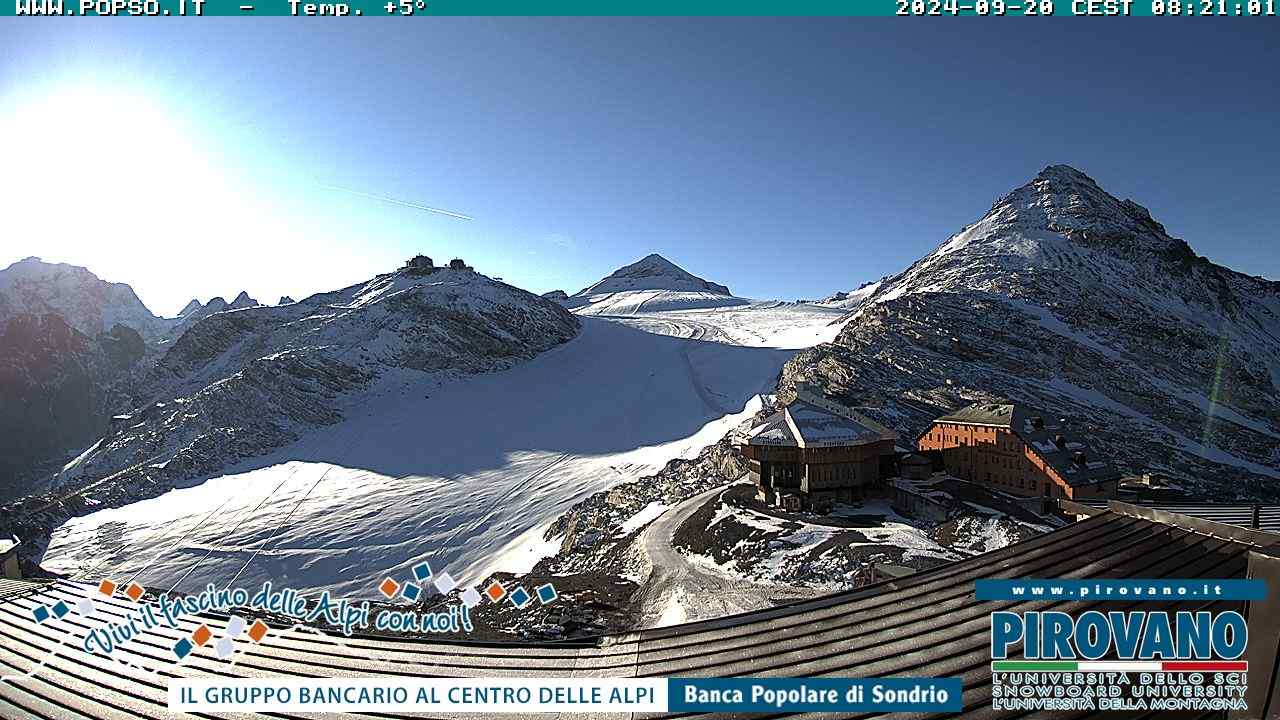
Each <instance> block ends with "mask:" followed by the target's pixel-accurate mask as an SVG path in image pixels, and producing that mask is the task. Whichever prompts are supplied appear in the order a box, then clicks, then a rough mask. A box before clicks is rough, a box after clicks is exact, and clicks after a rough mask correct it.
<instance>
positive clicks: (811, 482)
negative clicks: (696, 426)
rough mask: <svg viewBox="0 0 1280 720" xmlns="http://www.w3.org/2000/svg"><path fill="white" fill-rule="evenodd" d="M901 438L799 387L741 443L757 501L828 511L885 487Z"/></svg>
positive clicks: (784, 506)
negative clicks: (792, 398) (789, 400)
mask: <svg viewBox="0 0 1280 720" xmlns="http://www.w3.org/2000/svg"><path fill="white" fill-rule="evenodd" d="M897 439H898V436H897V435H896V434H895V433H894V432H893V431H892V430H889V429H888V428H886V427H884V426H883V425H880V424H879V423H877V422H875V421H873V420H871V419H870V418H867V417H866V416H864V415H862V414H861V413H858V412H857V411H855V410H853V409H852V408H848V407H845V406H843V405H840V404H838V403H834V402H831V401H830V400H827V399H826V398H824V397H822V396H821V395H819V394H817V393H814V392H811V391H809V390H808V389H803V388H802V389H800V390H799V391H798V392H797V396H796V399H795V401H794V402H792V403H791V404H790V405H788V406H786V407H785V408H783V409H782V410H779V411H778V412H776V413H774V414H772V415H770V416H769V417H767V418H765V420H764V421H763V422H761V423H760V424H759V425H757V426H755V427H753V428H751V430H750V431H748V432H747V433H746V435H745V436H742V437H740V438H739V439H738V442H737V444H738V447H739V449H740V451H741V452H742V454H743V456H744V457H746V459H747V466H748V469H749V471H750V473H751V480H752V482H754V483H755V485H756V497H757V498H758V499H760V500H761V501H762V502H765V503H768V504H770V505H775V506H778V507H782V508H785V509H788V510H802V509H804V510H816V511H820V512H821V511H826V510H828V509H830V507H831V505H832V504H834V503H836V502H853V501H855V500H857V499H859V498H861V497H863V495H864V494H865V493H866V491H867V490H868V489H869V488H871V487H874V486H878V485H879V484H880V481H881V479H882V478H883V477H884V472H883V471H882V468H883V467H884V466H885V465H886V459H887V460H888V463H887V464H888V465H889V466H892V460H893V453H894V445H895V443H896V441H897Z"/></svg>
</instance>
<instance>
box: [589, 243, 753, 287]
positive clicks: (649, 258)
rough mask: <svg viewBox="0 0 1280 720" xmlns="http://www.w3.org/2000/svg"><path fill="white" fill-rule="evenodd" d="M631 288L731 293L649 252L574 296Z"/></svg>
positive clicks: (717, 284)
mask: <svg viewBox="0 0 1280 720" xmlns="http://www.w3.org/2000/svg"><path fill="white" fill-rule="evenodd" d="M630 290H676V291H680V292H709V293H714V294H716V295H732V293H730V292H729V288H728V287H726V286H724V285H721V284H719V283H713V282H709V281H707V280H703V279H702V278H700V277H698V276H697V275H694V274H692V273H690V272H688V271H686V270H685V269H684V268H682V267H680V266H678V265H676V264H675V263H673V262H671V261H670V260H668V259H666V258H664V257H662V256H661V255H659V254H657V253H652V254H650V255H646V256H645V257H643V258H641V259H640V260H637V261H636V262H633V263H631V264H630V265H624V266H623V267H620V268H618V269H617V270H615V271H614V272H613V274H612V275H609V276H608V277H606V278H604V279H603V280H601V281H600V282H597V283H596V284H594V285H592V286H590V287H587V288H585V289H583V290H582V292H579V293H577V295H575V297H580V296H584V295H598V294H600V293H607V292H627V291H630Z"/></svg>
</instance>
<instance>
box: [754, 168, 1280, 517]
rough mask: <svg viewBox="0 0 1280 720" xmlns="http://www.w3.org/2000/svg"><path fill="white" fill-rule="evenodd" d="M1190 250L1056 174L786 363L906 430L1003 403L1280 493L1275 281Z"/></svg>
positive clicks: (1176, 464)
mask: <svg viewBox="0 0 1280 720" xmlns="http://www.w3.org/2000/svg"><path fill="white" fill-rule="evenodd" d="M1277 287H1278V286H1277V284H1276V283H1274V282H1269V281H1267V280H1263V279H1261V278H1255V277H1250V276H1247V275H1243V274H1240V273H1237V272H1234V271H1232V270H1229V269H1227V268H1224V267H1220V266H1217V265H1214V264H1212V263H1210V262H1208V261H1207V260H1204V259H1203V258H1199V257H1197V256H1196V255H1195V254H1194V252H1192V251H1191V250H1190V248H1189V246H1188V245H1187V244H1186V243H1185V242H1183V241H1181V240H1177V239H1175V238H1172V237H1170V236H1168V235H1167V234H1166V232H1165V230H1164V228H1163V227H1162V226H1161V225H1160V224H1159V223H1158V222H1156V221H1155V220H1153V219H1152V218H1151V216H1150V214H1149V213H1148V212H1147V211H1146V210H1145V209H1144V208H1142V207H1141V206H1140V205H1137V204H1136V203H1134V202H1132V201H1127V200H1126V201H1121V200H1117V199H1116V198H1114V197H1112V196H1110V195H1108V194H1107V193H1105V192H1104V191H1103V190H1102V189H1101V188H1099V187H1098V185H1097V184H1096V183H1094V182H1093V180H1091V179H1089V178H1088V177H1087V176H1085V175H1084V174H1083V173H1080V172H1079V171H1077V170H1074V169H1072V168H1068V167H1066V166H1053V167H1050V168H1046V170H1045V171H1044V172H1042V173H1041V174H1040V175H1039V176H1037V177H1036V178H1035V179H1033V180H1032V181H1031V182H1029V183H1028V184H1027V185H1025V186H1023V187H1021V188H1019V189H1017V190H1015V191H1014V192H1012V193H1010V194H1009V195H1008V196H1006V197H1005V198H1003V199H1001V200H1000V201H998V202H997V203H996V204H995V205H994V206H993V207H992V209H991V211H990V212H989V213H988V214H987V215H986V216H985V217H984V218H982V220H980V221H979V222H977V223H975V224H974V225H971V226H969V227H967V228H965V229H964V230H962V231H961V232H960V233H958V234H957V235H955V236H953V237H952V238H950V239H949V240H948V241H947V242H945V243H943V244H942V245H941V246H940V247H939V248H938V249H937V250H936V251H935V252H933V253H932V254H930V255H928V256H926V257H925V258H923V259H921V260H919V261H918V262H916V263H914V264H913V265H912V266H911V267H909V268H908V269H907V270H906V271H904V272H903V273H901V274H899V275H897V276H896V277H893V278H889V279H887V280H885V281H884V282H883V283H882V284H881V285H880V287H879V288H877V290H876V292H875V293H873V294H872V295H871V296H869V297H868V298H867V299H866V300H865V301H863V302H862V303H861V304H860V305H858V307H857V308H856V309H855V310H854V311H853V312H852V313H851V314H850V316H849V320H848V323H847V324H846V325H845V327H844V329H843V330H842V331H841V333H840V335H839V336H838V337H837V339H836V341H835V342H834V343H833V344H830V345H823V346H818V347H816V348H812V349H810V350H807V351H805V352H802V353H800V354H798V355H797V356H796V357H795V358H794V359H793V360H792V361H791V362H790V363H788V364H787V366H786V367H785V368H784V370H783V377H782V380H781V382H780V385H779V391H780V393H781V395H782V397H783V399H784V400H785V399H787V397H788V395H789V394H790V392H791V391H792V388H793V387H794V385H795V383H796V382H799V381H816V382H819V383H821V384H825V386H826V389H827V392H828V393H829V394H831V395H833V396H835V397H838V398H839V399H841V400H842V401H844V402H849V403H853V404H860V405H869V406H873V407H875V408H877V409H876V410H875V411H874V414H876V415H877V416H878V418H879V419H880V420H882V421H884V422H886V423H887V424H889V425H890V426H892V427H894V428H895V429H897V430H898V432H899V433H901V434H902V436H903V437H904V438H905V439H907V440H908V441H910V440H913V439H914V438H915V437H916V435H917V434H918V433H920V432H922V431H923V430H924V429H925V428H926V427H927V426H928V424H929V422H930V421H931V420H932V418H934V417H936V416H938V415H940V414H943V413H944V412H947V411H950V410H954V409H957V408H959V407H961V406H963V405H965V404H968V403H969V402H974V401H977V400H984V399H995V398H997V397H1007V398H1012V399H1014V400H1018V401H1022V402H1028V403H1032V404H1034V405H1037V406H1039V407H1040V408H1042V409H1043V410H1044V411H1045V412H1050V413H1056V414H1059V415H1061V416H1063V417H1067V418H1070V419H1072V420H1073V422H1077V423H1079V424H1080V425H1081V431H1082V432H1087V433H1088V434H1089V435H1091V436H1092V437H1093V438H1094V439H1095V441H1096V443H1097V444H1098V445H1099V447H1100V448H1102V449H1103V450H1104V451H1105V452H1106V453H1107V454H1108V455H1109V456H1110V457H1111V458H1112V459H1113V460H1115V461H1117V463H1118V464H1119V465H1121V466H1122V468H1124V469H1126V470H1129V471H1132V472H1143V471H1146V472H1155V473H1158V474H1163V475H1166V476H1170V477H1172V478H1174V479H1176V480H1177V481H1178V482H1179V483H1180V484H1181V485H1183V487H1184V488H1186V489H1187V490H1188V491H1189V492H1190V493H1192V494H1197V495H1202V496H1207V497H1213V498H1222V499H1264V500H1270V501H1274V500H1277V499H1280V291H1278V290H1277Z"/></svg>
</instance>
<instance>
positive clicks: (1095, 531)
mask: <svg viewBox="0 0 1280 720" xmlns="http://www.w3.org/2000/svg"><path fill="white" fill-rule="evenodd" d="M1223 527H1224V526H1220V525H1216V524H1214V523H1209V522H1207V521H1203V520H1196V519H1194V518H1188V517H1185V516H1176V515H1165V516H1157V515H1154V514H1152V513H1148V512H1146V511H1143V510H1142V509H1140V508H1132V507H1131V506H1121V505H1113V506H1112V508H1111V509H1110V510H1107V511H1103V512H1100V513H1098V514H1097V515H1095V516H1092V517H1089V518H1086V519H1084V520H1081V521H1080V522H1077V523H1073V524H1071V525H1068V526H1066V527H1063V528H1061V529H1058V530H1055V531H1053V532H1050V533H1047V534H1044V535H1040V536H1038V537H1035V538H1032V539H1030V540H1027V541H1024V542H1021V543H1017V544H1014V545H1010V546H1008V547H1005V548H1003V549H1001V550H997V551H995V552H992V553H987V554H984V555H980V556H977V557H973V558H969V559H966V560H962V561H959V562H954V563H949V564H946V565H942V566H939V567H936V568H933V569H930V570H926V571H922V572H918V573H914V574H912V575H909V576H907V577H903V578H896V579H893V580H889V581H886V582H881V583H877V584H875V585H870V586H867V587H864V588H861V589H858V590H855V591H851V592H845V593H839V594H835V595H829V596H826V597H822V598H818V599H815V600H809V601H805V602H800V603H795V604H791V605H785V606H779V607H774V608H769V609H767V610H761V611H757V612H752V613H746V614H743V615H737V616H733V617H728V618H722V619H716V620H708V621H703V622H697V623H690V624H684V625H675V626H671V627H664V628H657V629H652V630H641V631H637V632H630V633H625V634H619V635H610V636H606V637H601V638H594V639H591V640H589V641H583V642H576V643H541V644H479V643H470V644H468V643H459V642H436V641H425V640H405V639H390V638H375V637H368V636H357V637H352V638H343V639H341V640H339V639H336V638H331V637H328V636H326V635H318V634H314V633H308V632H305V631H302V630H286V629H283V628H275V629H273V631H272V632H271V633H269V634H268V635H267V636H266V638H264V640H263V642H262V643H261V644H251V643H244V644H242V645H241V646H240V648H241V649H240V650H238V651H237V653H236V655H235V656H234V660H235V662H234V663H231V662H226V661H222V660H218V659H216V658H215V657H214V656H213V653H212V652H210V651H209V650H208V648H204V649H200V650H197V651H196V652H195V653H193V654H192V655H190V656H188V658H187V659H186V660H185V661H184V662H183V663H181V664H178V663H175V662H173V661H172V658H173V653H172V651H171V648H172V646H173V644H174V643H175V642H177V640H178V639H179V638H181V637H184V636H185V634H189V633H190V632H191V631H193V630H194V629H195V627H196V623H197V622H206V623H208V624H209V626H210V628H211V629H212V630H213V631H214V635H215V637H217V636H220V635H221V633H222V630H223V628H224V627H225V625H226V618H224V617H220V616H203V617H201V618H200V619H199V620H183V621H182V622H181V626H182V627H181V629H180V630H169V629H167V628H163V627H162V628H159V629H154V630H151V631H147V632H145V633H144V634H142V635H141V636H139V637H137V638H135V639H133V640H131V641H130V642H128V643H127V644H125V645H123V646H122V647H120V648H119V649H117V651H116V652H117V653H119V654H120V655H121V656H122V658H123V659H125V660H127V661H128V662H129V663H131V664H124V663H119V662H113V661H112V660H108V659H106V658H102V657H100V656H93V655H89V654H86V653H84V652H82V651H80V650H79V648H78V642H70V643H68V644H66V645H64V644H63V643H64V642H66V641H67V638H68V632H70V633H71V634H72V635H73V636H79V635H82V634H83V633H84V632H85V631H86V630H87V629H88V624H87V623H86V622H85V621H83V619H82V618H81V617H80V615H79V614H78V613H76V612H75V611H73V612H72V613H71V614H69V615H67V616H66V617H65V618H63V619H62V620H49V621H46V622H45V623H43V624H37V623H36V622H35V621H34V620H33V618H32V608H34V607H35V606H36V605H38V604H46V605H47V604H51V603H54V602H56V601H57V600H59V599H61V600H65V601H67V602H68V603H74V601H76V600H78V599H80V598H82V597H84V595H85V593H86V592H88V591H89V590H90V589H91V586H89V585H86V584H82V583H72V582H66V581H61V582H58V583H54V584H49V585H41V584H37V583H30V582H21V581H16V582H6V581H0V635H3V636H4V639H5V642H0V668H2V669H3V672H4V674H6V675H16V676H17V677H14V678H13V679H11V680H9V681H7V682H3V683H0V716H3V717H6V718H57V719H58V720H63V719H64V718H70V719H73V720H83V719H84V718H97V717H109V718H135V717H147V718H163V717H170V716H171V715H170V713H168V711H167V710H166V703H167V690H166V685H167V682H168V680H169V679H170V678H173V677H190V676H207V675H221V676H259V677H270V676H281V675H295V676H298V675H301V676H318V677H323V676H342V677H361V676H365V677H368V676H376V675H378V674H379V673H385V672H388V671H390V672H394V673H398V674H411V675H420V676H433V677H503V676H508V677H568V676H595V677H601V676H604V677H618V678H624V677H731V676H745V675H752V676H771V675H776V676H786V677H812V676H819V675H834V676H855V677H891V676H894V677H896V676H917V677H959V678H961V681H962V683H963V685H964V696H963V697H964V709H963V711H961V713H959V714H958V716H960V717H968V718H979V717H982V718H985V717H992V716H993V715H994V713H993V712H992V709H991V681H992V678H991V655H990V637H989V635H990V622H991V621H990V612H991V610H992V609H993V608H994V607H996V606H997V604H993V603H987V602H979V601H977V600H975V599H974V597H973V586H974V581H975V580H977V579H979V578H1021V577H1059V578H1093V577H1104V576H1105V577H1118V578H1124V577H1142V578H1224V579H1225V578H1242V577H1244V576H1245V573H1246V569H1247V566H1248V558H1249V553H1250V551H1251V550H1254V549H1257V548H1260V547H1266V546H1270V545H1273V544H1274V543H1276V542H1277V541H1280V536H1277V535H1271V534H1267V533H1257V532H1252V531H1247V530H1240V529H1236V528H1229V527H1228V528H1226V530H1225V531H1224V530H1223ZM97 605H98V608H99V610H98V612H99V613H100V614H101V618H97V620H96V622H101V621H102V620H105V619H111V618H120V617H123V615H124V613H125V612H126V611H127V610H128V609H129V608H130V607H132V604H131V603H129V602H128V601H127V600H117V599H113V600H101V601H98V603H97ZM998 606H999V608H1000V609H1004V610H1013V611H1027V610H1043V609H1047V608H1052V609H1056V610H1065V611H1074V612H1079V611H1083V610H1086V609H1094V608H1101V609H1106V610H1125V609H1131V608H1138V607H1141V609H1160V610H1171V609H1177V610H1182V609H1186V610H1218V609H1239V608H1240V603H1236V602H1195V603H1192V602H1186V603H1181V604H1173V603H1163V602H1143V603H1141V604H1140V605H1139V604H1136V603H1123V602H1116V601H1107V602H1105V603H1104V602H1098V601H1092V600H1091V601H1083V602H1080V601H1075V602H1053V601H1027V602H1005V603H999V604H998ZM1014 659H1017V657H1016V656H1015V657H1014ZM41 663H43V665H41ZM28 673H31V674H28ZM1259 710H1264V711H1270V710H1272V708H1259ZM210 716H216V715H210ZM297 716H299V715H298V714H296V713H285V714H282V715H280V716H279V717H297ZM1080 716H1082V717H1083V714H1081V715H1080ZM304 717H315V715H314V714H310V715H305V716H304ZM344 717H345V716H344ZM354 717H361V716H360V715H355V716H354ZM365 717H368V715H366V716H365ZM381 717H390V716H388V715H381ZM638 717H650V716H645V715H640V716H638ZM705 717H729V716H727V715H723V714H720V715H716V714H712V715H707V716H705ZM894 717H902V716H894ZM948 717H954V716H951V715H949V716H948ZM1055 717H1057V715H1055ZM1061 717H1071V715H1068V714H1063V715H1061Z"/></svg>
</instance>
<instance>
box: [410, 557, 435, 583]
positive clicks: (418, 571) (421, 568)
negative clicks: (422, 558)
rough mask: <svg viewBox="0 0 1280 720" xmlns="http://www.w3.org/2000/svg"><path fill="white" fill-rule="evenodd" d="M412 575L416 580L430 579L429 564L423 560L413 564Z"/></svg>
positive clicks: (424, 580)
mask: <svg viewBox="0 0 1280 720" xmlns="http://www.w3.org/2000/svg"><path fill="white" fill-rule="evenodd" d="M413 577H414V579H416V580H417V581H418V582H426V581H427V580H430V579H431V566H430V565H428V564H426V563H425V562H420V563H418V564H417V565H414V566H413Z"/></svg>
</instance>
